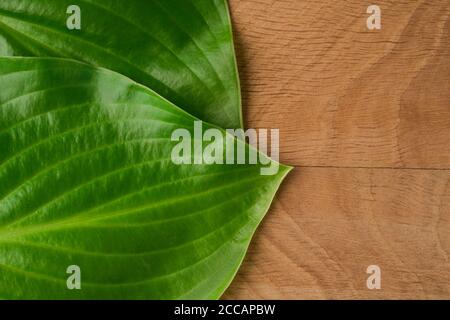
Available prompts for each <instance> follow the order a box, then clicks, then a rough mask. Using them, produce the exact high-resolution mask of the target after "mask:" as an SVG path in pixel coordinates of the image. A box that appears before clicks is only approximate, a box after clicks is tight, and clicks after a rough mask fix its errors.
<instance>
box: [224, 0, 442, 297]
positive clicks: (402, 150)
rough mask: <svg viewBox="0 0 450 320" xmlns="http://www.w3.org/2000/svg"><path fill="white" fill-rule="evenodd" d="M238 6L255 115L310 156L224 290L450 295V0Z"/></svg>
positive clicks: (285, 150) (255, 123)
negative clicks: (376, 12) (373, 277)
mask: <svg viewBox="0 0 450 320" xmlns="http://www.w3.org/2000/svg"><path fill="white" fill-rule="evenodd" d="M371 4H376V5H379V6H380V7H381V10H382V29H381V30H374V31H369V30H367V28H366V19H367V17H368V16H369V15H368V14H367V13H366V10H367V7H368V6H369V5H371ZM230 5H231V11H232V17H233V24H234V29H235V38H236V46H237V53H238V61H239V66H240V73H241V79H242V89H243V100H244V109H245V110H246V111H245V116H246V120H247V126H248V127H254V128H280V132H281V160H282V162H285V163H288V164H291V165H295V166H296V169H295V170H294V172H293V173H292V174H291V175H290V176H289V177H288V178H287V180H286V183H285V184H284V185H283V187H282V188H281V190H280V192H279V194H278V197H277V199H276V200H275V202H274V204H273V206H272V209H271V210H270V211H269V213H268V215H267V218H266V219H265V221H264V222H263V224H262V226H261V228H260V229H259V230H258V232H257V234H256V236H255V238H254V240H253V242H252V245H251V247H250V250H249V255H248V257H247V258H246V260H245V262H244V264H243V267H242V269H241V270H240V272H239V274H238V276H237V278H236V280H235V281H234V282H233V284H232V285H231V287H230V288H229V290H228V291H227V292H226V294H225V295H224V298H225V299H255V298H261V299H309V298H310V299H317V298H319V299H323V298H331V299H343V298H363V299H372V298H387V299H395V298H403V299H411V298H438V299H443V298H446V299H450V261H449V259H450V258H449V256H450V0H427V1H416V0H400V1H385V0H377V1H370V2H369V1H367V2H366V1H361V0H336V1H317V0H230ZM373 264H375V265H378V266H380V268H381V272H382V282H381V286H382V287H381V290H369V289H367V287H366V279H367V277H368V275H367V274H366V268H367V267H368V266H369V265H373Z"/></svg>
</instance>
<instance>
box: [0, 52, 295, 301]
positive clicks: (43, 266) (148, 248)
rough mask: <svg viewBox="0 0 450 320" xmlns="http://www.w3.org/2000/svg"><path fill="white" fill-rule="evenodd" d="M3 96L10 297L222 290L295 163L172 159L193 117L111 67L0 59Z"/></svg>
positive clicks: (187, 294)
mask: <svg viewBox="0 0 450 320" xmlns="http://www.w3.org/2000/svg"><path fill="white" fill-rule="evenodd" d="M0 88H1V91H0V297H2V298H13V299H20V298H31V299H41V298H57V299H70V298H83V299H106V298H107V299H115V298H122V299H137V298H139V299H175V298H189V299H190V298H193V299H197V298H218V297H219V296H220V295H221V294H222V292H223V291H224V289H225V288H226V287H227V286H228V284H229V283H230V281H231V280H232V278H233V276H234V274H235V272H236V270H237V268H238V266H239V265H240V263H241V260H242V259H243V256H244V254H245V252H246V249H247V246H248V244H249V241H250V239H251V237H252V234H253V232H254V231H255V229H256V227H257V225H258V223H259V222H260V221H261V219H262V218H263V216H264V215H265V213H266V211H267V209H268V207H269V205H270V202H271V200H272V198H273V196H274V194H275V192H276V190H277V189H278V187H279V185H280V183H281V181H282V179H283V177H284V176H285V175H286V173H287V171H289V168H287V167H284V166H280V169H279V172H278V174H276V175H273V176H264V175H260V169H261V167H262V165H205V164H203V165H175V164H174V163H173V161H172V160H171V154H172V151H173V148H174V146H175V145H176V143H177V142H173V141H172V140H171V135H172V133H173V132H174V130H176V129H179V128H185V129H186V130H188V131H189V132H191V133H192V132H193V130H194V129H193V127H194V121H195V120H196V119H195V118H194V117H192V116H190V115H189V114H187V113H185V112H184V111H182V110H181V109H179V108H177V107H175V106H174V105H172V104H171V103H169V102H168V101H166V100H164V99H163V98H161V97H160V96H159V95H157V94H155V93H154V92H153V91H151V90H149V89H147V88H145V87H143V86H141V85H139V84H137V83H135V82H133V81H131V80H129V79H128V78H126V77H124V76H121V75H119V74H116V73H114V72H112V71H108V70H105V69H95V68H94V67H91V66H89V65H85V64H82V63H78V62H74V61H69V60H60V59H42V58H0ZM204 127H205V128H213V127H212V126H211V125H207V124H204ZM222 132H223V131H222ZM236 143H241V144H242V142H236ZM247 148H250V147H248V146H247ZM248 150H250V149H248ZM248 150H247V151H248ZM224 152H225V151H224ZM266 159H267V158H266ZM71 265H76V266H79V267H80V268H81V290H68V289H67V286H66V280H67V278H68V277H69V275H68V274H66V270H67V268H68V266H71Z"/></svg>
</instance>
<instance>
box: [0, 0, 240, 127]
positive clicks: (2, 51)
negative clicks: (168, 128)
mask: <svg viewBox="0 0 450 320" xmlns="http://www.w3.org/2000/svg"><path fill="white" fill-rule="evenodd" d="M70 5H77V6H78V7H79V8H80V10H81V30H77V29H75V30H69V29H68V28H67V26H66V21H67V19H68V18H70V14H67V8H68V7H69V6H70ZM69 12H72V11H69ZM0 55H15V56H42V57H48V56H50V57H67V58H74V59H76V60H81V61H85V62H88V63H91V64H94V65H97V66H102V67H106V68H108V69H110V70H114V71H117V72H119V73H121V74H123V75H126V76H128V77H130V78H132V79H133V80H135V81H137V82H139V83H141V84H143V85H145V86H147V87H149V88H151V89H152V90H154V91H156V92H157V93H159V94H160V95H162V96H164V97H165V98H167V99H168V100H170V101H171V102H173V103H175V104H176V105H177V106H179V107H181V108H183V109H184V110H186V111H188V112H189V113H191V114H193V115H195V116H197V117H198V118H200V119H202V120H204V121H207V122H210V123H213V124H216V125H219V126H221V127H222V128H238V127H242V118H241V106H240V105H241V102H240V89H239V81H238V76H237V68H236V61H235V56H234V49H233V42H232V34H231V27H230V19H229V15H228V9H227V4H226V1H225V0H169V1H168V0H127V1H124V0H39V1H37V0H1V1H0Z"/></svg>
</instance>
